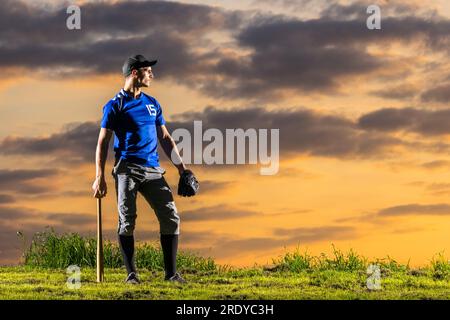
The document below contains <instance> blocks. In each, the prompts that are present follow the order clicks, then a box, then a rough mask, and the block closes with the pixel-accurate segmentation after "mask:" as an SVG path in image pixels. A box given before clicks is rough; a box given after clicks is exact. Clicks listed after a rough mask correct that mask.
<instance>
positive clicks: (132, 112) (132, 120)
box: [101, 89, 165, 167]
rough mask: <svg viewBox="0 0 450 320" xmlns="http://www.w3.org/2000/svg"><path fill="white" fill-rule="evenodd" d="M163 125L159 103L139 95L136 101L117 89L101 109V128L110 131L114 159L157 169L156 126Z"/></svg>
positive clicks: (146, 96)
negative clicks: (112, 134) (116, 92)
mask: <svg viewBox="0 0 450 320" xmlns="http://www.w3.org/2000/svg"><path fill="white" fill-rule="evenodd" d="M164 124H165V120H164V117H163V114H162V109H161V105H160V104H159V102H158V101H157V100H156V99H155V98H153V97H152V96H149V95H147V94H145V93H143V92H141V94H140V95H139V97H138V98H137V99H135V98H133V97H132V96H131V95H129V94H128V93H127V92H126V91H125V90H123V89H122V90H121V91H120V92H119V93H118V94H117V95H116V96H115V97H114V98H113V99H111V100H110V101H109V102H108V103H107V104H106V105H105V106H104V107H103V118H102V121H101V127H102V128H107V129H110V130H113V131H114V151H115V153H116V158H118V159H119V158H122V159H125V160H127V161H129V162H132V163H137V164H141V165H144V166H147V167H159V155H158V151H157V148H158V137H157V133H156V127H157V126H161V125H164Z"/></svg>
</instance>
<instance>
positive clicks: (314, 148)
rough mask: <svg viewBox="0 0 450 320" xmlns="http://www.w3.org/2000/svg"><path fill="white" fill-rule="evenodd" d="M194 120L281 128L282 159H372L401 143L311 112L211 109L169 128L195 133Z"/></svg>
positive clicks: (179, 118)
mask: <svg viewBox="0 0 450 320" xmlns="http://www.w3.org/2000/svg"><path fill="white" fill-rule="evenodd" d="M194 120H201V121H202V124H203V127H204V128H203V130H206V129H207V128H217V129H219V130H221V131H222V132H225V129H226V128H242V129H244V130H246V129H249V128H255V129H260V128H261V129H279V130H280V151H281V155H280V157H281V158H282V157H283V156H284V157H285V156H289V154H298V153H306V154H312V155H316V156H326V157H338V158H351V157H356V158H358V157H371V156H376V155H380V154H383V153H384V151H386V150H388V149H389V147H392V146H397V145H401V144H402V142H401V141H400V140H399V139H397V138H394V137H390V136H388V135H384V134H378V133H375V134H373V133H368V132H365V131H364V130H361V129H359V128H358V126H357V124H355V123H354V122H353V121H351V120H349V119H346V118H343V117H340V116H334V115H324V114H320V113H316V112H314V111H312V110H308V109H295V110H294V109H284V110H283V109H279V110H276V111H268V110H264V109H262V108H247V109H233V110H227V109H219V108H214V107H208V108H206V109H205V110H203V112H186V113H183V114H180V115H178V116H176V117H174V121H171V122H169V123H168V124H167V125H168V127H169V128H170V129H172V130H173V129H176V128H188V129H189V130H191V132H193V131H192V123H193V121H194Z"/></svg>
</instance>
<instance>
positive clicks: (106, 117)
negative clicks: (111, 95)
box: [100, 100, 117, 130]
mask: <svg viewBox="0 0 450 320" xmlns="http://www.w3.org/2000/svg"><path fill="white" fill-rule="evenodd" d="M114 102H115V101H114V100H110V101H109V102H108V103H107V104H106V105H105V106H104V107H103V118H102V121H101V124H100V126H101V127H102V128H106V129H110V130H114V129H115V128H116V123H117V109H116V108H115V107H114V105H115V103H114Z"/></svg>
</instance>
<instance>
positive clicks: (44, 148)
mask: <svg viewBox="0 0 450 320" xmlns="http://www.w3.org/2000/svg"><path fill="white" fill-rule="evenodd" d="M99 131H100V125H99V124H97V123H95V122H85V123H81V124H80V123H79V124H70V125H67V126H66V127H65V128H64V129H63V130H62V132H60V133H55V134H52V135H50V136H46V137H6V138H5V139H3V140H2V141H1V142H0V145H1V147H2V149H1V150H0V154H2V155H25V154H26V155H29V156H56V157H58V158H60V159H64V161H70V162H80V161H81V162H94V160H95V147H96V145H97V139H98V133H99Z"/></svg>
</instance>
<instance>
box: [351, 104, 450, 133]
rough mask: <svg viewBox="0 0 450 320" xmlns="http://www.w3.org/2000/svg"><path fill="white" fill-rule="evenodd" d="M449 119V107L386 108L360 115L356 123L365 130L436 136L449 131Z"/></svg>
mask: <svg viewBox="0 0 450 320" xmlns="http://www.w3.org/2000/svg"><path fill="white" fill-rule="evenodd" d="M449 121H450V109H443V110H423V109H415V108H403V109H395V108H386V109H380V110H376V111H374V112H371V113H368V114H365V115H363V116H361V117H360V118H359V120H358V124H359V126H360V127H361V128H363V129H366V130H377V131H392V132H393V131H408V132H414V133H419V134H421V135H423V136H437V135H446V134H449V133H450V127H449V126H448V123H449Z"/></svg>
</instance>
